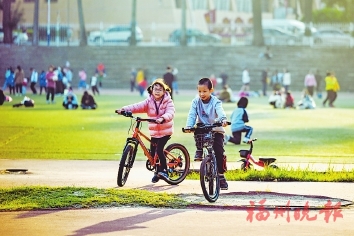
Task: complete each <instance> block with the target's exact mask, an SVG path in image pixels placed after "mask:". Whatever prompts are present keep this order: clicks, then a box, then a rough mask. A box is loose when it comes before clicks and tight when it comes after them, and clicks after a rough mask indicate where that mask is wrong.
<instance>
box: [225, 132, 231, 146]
mask: <svg viewBox="0 0 354 236" xmlns="http://www.w3.org/2000/svg"><path fill="white" fill-rule="evenodd" d="M229 139H230V136H229V135H227V134H225V135H224V145H226V144H227V142H228V141H229Z"/></svg>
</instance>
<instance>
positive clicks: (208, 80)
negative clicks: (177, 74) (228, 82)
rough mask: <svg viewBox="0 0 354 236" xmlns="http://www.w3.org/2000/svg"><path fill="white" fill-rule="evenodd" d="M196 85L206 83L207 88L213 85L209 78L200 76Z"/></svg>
mask: <svg viewBox="0 0 354 236" xmlns="http://www.w3.org/2000/svg"><path fill="white" fill-rule="evenodd" d="M198 85H206V86H207V87H208V89H209V90H210V89H212V88H213V87H214V86H213V83H212V82H211V80H210V79H209V78H201V79H200V80H199V82H198Z"/></svg>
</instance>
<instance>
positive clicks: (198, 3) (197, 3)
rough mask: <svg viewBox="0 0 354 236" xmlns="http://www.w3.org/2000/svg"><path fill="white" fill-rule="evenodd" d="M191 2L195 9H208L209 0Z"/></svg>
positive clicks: (193, 0) (192, 0)
mask: <svg viewBox="0 0 354 236" xmlns="http://www.w3.org/2000/svg"><path fill="white" fill-rule="evenodd" d="M189 3H190V4H191V8H192V9H193V10H208V0H191V1H189Z"/></svg>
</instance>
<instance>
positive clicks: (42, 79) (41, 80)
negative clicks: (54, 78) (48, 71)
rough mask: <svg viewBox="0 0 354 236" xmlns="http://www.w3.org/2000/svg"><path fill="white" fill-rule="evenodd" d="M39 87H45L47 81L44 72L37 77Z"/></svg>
mask: <svg viewBox="0 0 354 236" xmlns="http://www.w3.org/2000/svg"><path fill="white" fill-rule="evenodd" d="M39 86H41V87H47V80H46V78H45V72H42V73H41V74H40V75H39Z"/></svg>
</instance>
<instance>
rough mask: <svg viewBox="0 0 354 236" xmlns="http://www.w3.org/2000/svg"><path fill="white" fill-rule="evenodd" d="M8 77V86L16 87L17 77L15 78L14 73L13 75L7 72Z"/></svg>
mask: <svg viewBox="0 0 354 236" xmlns="http://www.w3.org/2000/svg"><path fill="white" fill-rule="evenodd" d="M6 75H7V77H6V84H7V86H11V87H13V86H15V76H14V73H12V72H9V73H7V72H6Z"/></svg>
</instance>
